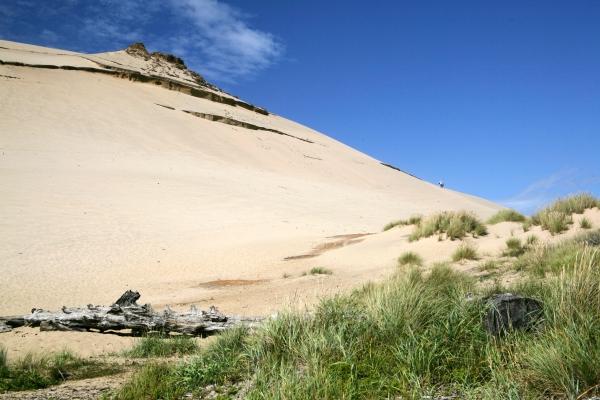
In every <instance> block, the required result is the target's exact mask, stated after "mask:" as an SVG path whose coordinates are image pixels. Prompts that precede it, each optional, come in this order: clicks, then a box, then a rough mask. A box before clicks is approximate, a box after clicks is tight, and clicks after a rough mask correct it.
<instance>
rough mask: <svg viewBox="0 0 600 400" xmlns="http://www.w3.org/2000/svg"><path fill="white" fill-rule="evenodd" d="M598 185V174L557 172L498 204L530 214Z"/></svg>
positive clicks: (572, 169) (599, 176)
mask: <svg viewBox="0 0 600 400" xmlns="http://www.w3.org/2000/svg"><path fill="white" fill-rule="evenodd" d="M598 185H600V174H591V175H590V174H586V173H584V172H583V171H581V170H579V169H575V168H571V169H564V170H560V171H557V172H555V173H553V174H551V175H549V176H547V177H545V178H542V179H539V180H537V181H535V182H533V183H531V184H530V185H529V186H527V187H526V188H525V189H524V190H522V191H521V192H519V193H518V194H516V195H515V196H512V197H510V198H508V199H505V200H499V201H498V203H500V204H503V205H505V206H507V207H510V208H514V209H516V210H519V211H521V212H524V213H527V214H529V213H532V212H534V211H536V210H538V209H539V208H541V207H542V206H544V205H546V204H548V203H550V202H551V201H553V200H554V199H556V198H557V197H561V196H567V195H570V194H573V193H577V192H584V191H591V190H593V189H594V188H596V187H597V186H598Z"/></svg>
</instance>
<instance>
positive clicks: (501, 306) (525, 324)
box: [485, 293, 543, 336]
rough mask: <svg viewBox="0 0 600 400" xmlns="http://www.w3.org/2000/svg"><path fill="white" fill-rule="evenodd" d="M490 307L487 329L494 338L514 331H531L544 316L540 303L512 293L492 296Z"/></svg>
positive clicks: (486, 317)
mask: <svg viewBox="0 0 600 400" xmlns="http://www.w3.org/2000/svg"><path fill="white" fill-rule="evenodd" d="M488 306H489V308H488V311H487V313H486V316H485V329H486V330H487V332H488V333H490V334H492V335H494V336H499V335H502V334H504V333H506V332H509V331H511V330H513V329H523V330H530V329H532V328H533V327H535V325H536V324H537V323H538V322H539V321H540V319H541V318H542V315H543V305H542V303H541V302H540V301H538V300H535V299H532V298H529V297H523V296H519V295H514V294H511V293H503V294H497V295H494V296H492V297H491V298H489V299H488Z"/></svg>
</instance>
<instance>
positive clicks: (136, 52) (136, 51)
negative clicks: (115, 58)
mask: <svg viewBox="0 0 600 400" xmlns="http://www.w3.org/2000/svg"><path fill="white" fill-rule="evenodd" d="M125 52H126V53H127V54H130V55H132V56H135V57H141V58H143V59H145V60H148V59H149V58H150V53H148V50H146V46H144V43H141V42H138V43H134V44H132V45H130V46H129V47H127V48H126V49H125Z"/></svg>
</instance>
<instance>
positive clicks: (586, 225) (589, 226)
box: [579, 217, 592, 229]
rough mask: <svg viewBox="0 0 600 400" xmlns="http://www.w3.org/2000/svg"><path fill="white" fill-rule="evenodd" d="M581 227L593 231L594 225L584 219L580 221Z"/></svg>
mask: <svg viewBox="0 0 600 400" xmlns="http://www.w3.org/2000/svg"><path fill="white" fill-rule="evenodd" d="M579 227H580V228H581V229H592V223H591V222H590V220H589V219H587V218H585V217H584V218H581V219H580V220H579Z"/></svg>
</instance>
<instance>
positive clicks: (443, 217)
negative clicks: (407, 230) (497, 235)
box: [409, 211, 487, 241]
mask: <svg viewBox="0 0 600 400" xmlns="http://www.w3.org/2000/svg"><path fill="white" fill-rule="evenodd" d="M444 234H445V235H446V237H447V238H449V239H451V240H454V239H462V238H464V237H465V236H467V235H468V234H471V235H472V236H473V237H477V236H484V235H487V229H486V227H485V225H483V224H482V223H481V221H479V219H477V217H475V216H474V215H473V214H471V213H468V212H464V211H460V212H450V211H445V212H441V213H438V214H434V215H432V216H430V217H428V218H426V219H424V220H422V221H421V222H420V223H419V224H417V225H416V226H415V228H414V230H413V232H412V234H411V235H410V237H409V240H410V241H414V240H419V239H421V238H426V237H430V236H433V235H439V236H440V237H442V235H444Z"/></svg>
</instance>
